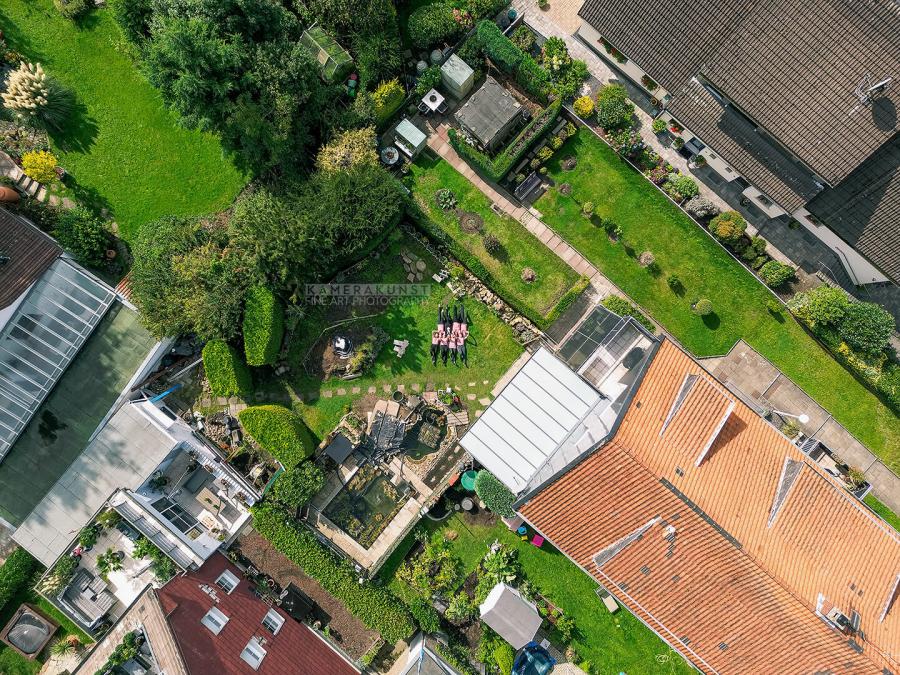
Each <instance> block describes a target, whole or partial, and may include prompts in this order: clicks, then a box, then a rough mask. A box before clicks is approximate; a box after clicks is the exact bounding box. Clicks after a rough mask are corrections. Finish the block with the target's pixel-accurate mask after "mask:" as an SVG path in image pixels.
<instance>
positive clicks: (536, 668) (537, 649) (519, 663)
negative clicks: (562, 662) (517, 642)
mask: <svg viewBox="0 0 900 675" xmlns="http://www.w3.org/2000/svg"><path fill="white" fill-rule="evenodd" d="M555 665H556V659H554V658H553V657H552V656H550V652H548V651H547V650H546V649H544V648H543V647H541V646H540V645H539V644H538V643H537V642H529V643H528V644H527V645H525V646H524V647H522V651H520V652H519V654H518V656H516V660H515V662H514V663H513V671H512V675H547V673H549V672H550V671H551V670H553V666H555Z"/></svg>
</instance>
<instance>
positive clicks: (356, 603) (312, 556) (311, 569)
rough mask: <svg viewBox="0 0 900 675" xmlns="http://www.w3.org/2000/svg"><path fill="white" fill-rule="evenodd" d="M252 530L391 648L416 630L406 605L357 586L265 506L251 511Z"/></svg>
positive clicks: (348, 570)
mask: <svg viewBox="0 0 900 675" xmlns="http://www.w3.org/2000/svg"><path fill="white" fill-rule="evenodd" d="M251 512H252V513H253V527H254V529H255V530H256V531H257V532H259V533H260V534H261V535H262V536H263V537H265V538H266V539H268V540H269V541H270V542H271V543H272V545H273V546H274V547H275V548H277V549H278V550H279V551H281V552H282V553H283V554H284V555H285V556H287V557H288V558H289V559H290V560H291V561H292V562H294V563H296V564H297V565H299V566H300V567H301V568H302V569H303V571H304V572H305V573H306V574H308V575H309V576H311V577H312V578H314V579H315V580H316V581H318V582H319V583H320V584H322V586H323V587H324V588H325V590H326V591H328V592H329V593H331V595H333V596H334V597H336V598H338V599H339V600H340V601H341V602H343V603H344V604H345V605H346V606H347V608H348V609H349V610H350V611H351V612H353V614H354V615H355V616H356V617H357V618H359V620H360V621H362V622H363V623H364V624H365V625H366V626H367V627H369V628H371V629H372V630H377V631H378V632H379V633H381V637H383V638H384V639H385V640H386V641H387V642H389V643H391V644H393V643H395V642H397V641H398V640H404V639H406V638H408V637H409V636H410V635H412V633H413V631H415V630H416V625H415V622H414V621H413V618H412V616H411V615H410V613H409V610H408V609H407V607H406V605H404V604H403V602H402V601H401V600H400V599H399V598H397V596H395V595H394V594H393V593H391V592H390V591H389V590H388V589H386V588H382V587H379V586H373V585H371V584H369V583H364V584H360V583H359V581H358V579H357V575H356V573H355V572H354V571H353V568H352V567H350V564H349V563H347V562H345V561H342V560H339V559H338V558H337V556H336V555H335V554H334V553H332V552H331V551H329V550H328V549H326V548H325V547H324V546H323V545H322V544H320V543H319V541H318V540H317V539H316V537H315V535H313V534H312V533H311V532H309V530H307V529H305V528H304V527H302V526H301V525H298V524H296V523H295V522H294V521H293V520H290V519H289V517H287V516H286V515H285V514H284V512H282V511H280V510H279V509H277V508H276V507H273V506H270V505H268V504H258V505H256V506H254V507H253V508H252V509H251Z"/></svg>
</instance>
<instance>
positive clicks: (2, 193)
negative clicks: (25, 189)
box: [0, 185, 19, 204]
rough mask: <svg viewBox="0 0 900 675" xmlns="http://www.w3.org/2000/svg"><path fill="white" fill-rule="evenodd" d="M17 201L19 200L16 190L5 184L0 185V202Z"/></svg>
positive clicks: (13, 202)
mask: <svg viewBox="0 0 900 675" xmlns="http://www.w3.org/2000/svg"><path fill="white" fill-rule="evenodd" d="M17 201H19V193H18V192H16V191H15V190H13V189H12V188H8V187H6V186H5V185H0V202H5V203H7V204H15V203H16V202H17Z"/></svg>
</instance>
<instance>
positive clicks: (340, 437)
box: [325, 434, 353, 466]
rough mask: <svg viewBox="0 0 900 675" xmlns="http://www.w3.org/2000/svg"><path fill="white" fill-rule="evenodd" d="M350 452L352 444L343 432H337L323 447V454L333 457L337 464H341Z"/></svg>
mask: <svg viewBox="0 0 900 675" xmlns="http://www.w3.org/2000/svg"><path fill="white" fill-rule="evenodd" d="M352 452H353V444H352V443H351V442H350V439H349V438H347V437H346V436H345V435H344V434H337V435H336V436H335V437H334V438H333V439H331V443H329V444H328V447H326V448H325V455H326V456H328V457H330V458H331V459H333V460H334V463H335V464H337V465H338V466H340V465H341V464H343V463H344V461H346V459H347V458H348V457H349V456H350V453H352Z"/></svg>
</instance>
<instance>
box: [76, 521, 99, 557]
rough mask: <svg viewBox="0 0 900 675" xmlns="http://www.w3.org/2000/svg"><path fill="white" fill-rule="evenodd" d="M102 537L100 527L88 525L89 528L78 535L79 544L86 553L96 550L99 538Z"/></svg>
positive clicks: (83, 529)
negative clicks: (95, 546) (95, 545)
mask: <svg viewBox="0 0 900 675" xmlns="http://www.w3.org/2000/svg"><path fill="white" fill-rule="evenodd" d="M99 536H100V527H98V526H97V525H94V524H92V525H88V526H87V527H84V528H82V530H81V532H80V533H79V534H78V543H79V544H80V545H81V547H82V548H83V549H84V550H85V551H90V550H91V549H92V548H94V544H96V543H97V538H98V537H99Z"/></svg>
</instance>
